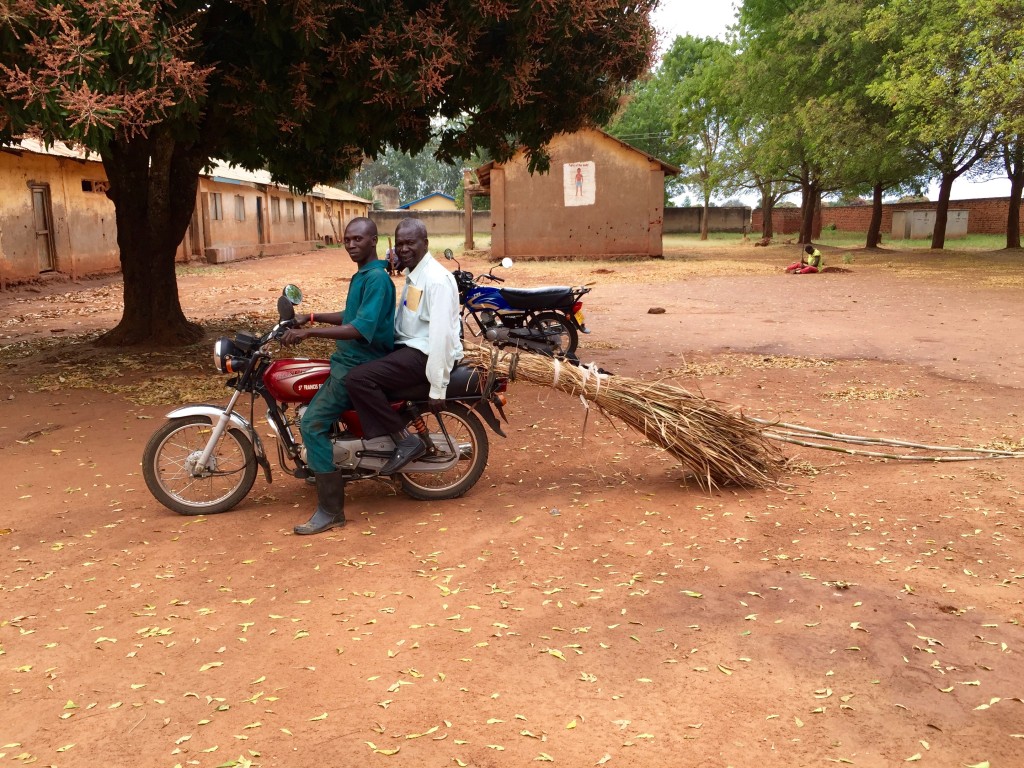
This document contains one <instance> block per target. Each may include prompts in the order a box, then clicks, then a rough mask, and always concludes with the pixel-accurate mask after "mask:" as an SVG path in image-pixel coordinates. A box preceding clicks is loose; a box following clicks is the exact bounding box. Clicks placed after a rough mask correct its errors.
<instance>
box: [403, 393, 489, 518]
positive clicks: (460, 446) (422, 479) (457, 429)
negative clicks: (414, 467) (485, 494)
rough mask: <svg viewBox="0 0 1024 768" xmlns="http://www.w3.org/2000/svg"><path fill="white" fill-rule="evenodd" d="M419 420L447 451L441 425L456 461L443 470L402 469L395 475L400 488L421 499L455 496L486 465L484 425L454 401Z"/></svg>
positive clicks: (464, 490) (468, 484) (460, 492)
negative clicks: (413, 470)
mask: <svg viewBox="0 0 1024 768" xmlns="http://www.w3.org/2000/svg"><path fill="white" fill-rule="evenodd" d="M423 419H424V421H426V423H427V430H428V431H429V432H430V434H431V437H432V438H433V439H434V442H435V444H438V447H439V449H440V450H441V451H443V452H450V451H451V448H450V447H449V446H448V445H447V443H446V441H445V439H444V432H442V430H441V427H440V424H442V423H443V424H444V427H445V430H447V432H448V436H449V437H450V438H451V440H452V443H453V444H454V446H455V449H456V450H457V451H458V453H459V460H458V461H457V462H456V463H455V466H453V467H452V468H451V469H448V470H446V471H444V472H406V473H403V474H401V475H399V478H400V479H401V483H402V491H403V492H404V493H405V494H406V495H408V496H411V497H412V498H414V499H420V500H423V501H440V500H442V499H455V498H458V497H459V496H462V495H463V494H464V493H466V491H468V490H469V489H470V488H472V487H473V486H474V485H476V482H477V480H479V479H480V475H482V474H483V473H484V468H485V467H486V466H487V455H488V452H489V450H490V446H489V445H488V442H487V433H486V432H485V431H484V426H483V424H481V423H480V419H479V418H477V416H476V414H475V413H473V412H472V411H470V410H469V409H468V408H466V407H465V406H464V405H461V404H459V403H455V402H449V403H447V404H446V405H445V407H444V410H442V411H439V412H438V413H431V412H429V411H428V412H426V413H424V414H423Z"/></svg>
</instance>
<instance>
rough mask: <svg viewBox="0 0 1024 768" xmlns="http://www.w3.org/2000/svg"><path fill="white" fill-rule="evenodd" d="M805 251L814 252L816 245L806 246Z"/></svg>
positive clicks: (807, 252)
mask: <svg viewBox="0 0 1024 768" xmlns="http://www.w3.org/2000/svg"><path fill="white" fill-rule="evenodd" d="M804 253H806V254H807V255H810V254H812V253H814V246H813V245H808V246H807V247H806V248H804Z"/></svg>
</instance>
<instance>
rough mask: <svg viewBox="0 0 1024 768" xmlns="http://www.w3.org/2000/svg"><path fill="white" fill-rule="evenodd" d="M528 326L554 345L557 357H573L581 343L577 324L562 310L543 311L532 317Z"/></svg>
mask: <svg viewBox="0 0 1024 768" xmlns="http://www.w3.org/2000/svg"><path fill="white" fill-rule="evenodd" d="M526 327H527V328H529V329H530V330H532V331H535V332H537V333H538V334H540V335H542V336H543V337H544V338H545V340H546V341H548V342H550V343H551V344H552V346H553V347H554V349H553V352H554V356H555V357H572V356H574V355H575V354H576V347H578V346H579V344H580V335H579V333H578V332H577V331H576V326H575V325H573V322H572V321H571V320H569V318H567V317H566V316H565V315H563V314H561V313H560V312H541V313H540V314H538V315H534V316H533V317H532V318H530V322H528V323H527V324H526Z"/></svg>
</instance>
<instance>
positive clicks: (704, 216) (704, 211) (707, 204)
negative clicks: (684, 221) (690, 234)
mask: <svg viewBox="0 0 1024 768" xmlns="http://www.w3.org/2000/svg"><path fill="white" fill-rule="evenodd" d="M710 213H711V200H710V199H709V198H708V197H705V198H704V207H703V208H701V211H700V239H701V240H707V239H708V216H709V215H710Z"/></svg>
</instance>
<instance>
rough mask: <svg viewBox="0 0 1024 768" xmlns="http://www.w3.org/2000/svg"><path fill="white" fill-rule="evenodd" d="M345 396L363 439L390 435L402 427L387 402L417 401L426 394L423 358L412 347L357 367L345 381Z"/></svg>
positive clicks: (396, 414) (403, 425) (428, 389)
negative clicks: (355, 415)
mask: <svg viewBox="0 0 1024 768" xmlns="http://www.w3.org/2000/svg"><path fill="white" fill-rule="evenodd" d="M345 386H346V387H347V389H348V396H349V398H351V400H352V404H353V405H354V406H355V409H356V413H358V414H359V421H360V422H361V423H362V425H363V436H364V437H366V438H367V439H370V438H374V437H381V436H382V435H390V434H392V433H393V432H398V431H400V430H402V429H403V428H404V427H405V419H404V418H403V417H402V416H400V415H399V414H398V413H396V412H395V410H394V409H393V408H392V407H391V400H420V399H426V397H427V395H429V394H430V382H429V381H427V355H426V354H425V353H424V352H420V351H419V350H418V349H413V348H412V347H396V348H395V351H394V352H392V353H390V354H388V355H385V356H384V357H381V358H378V359H377V360H372V361H370V362H369V363H363V364H362V365H357V366H356V367H355V368H353V369H352V370H351V371H349V372H348V376H346V377H345Z"/></svg>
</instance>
